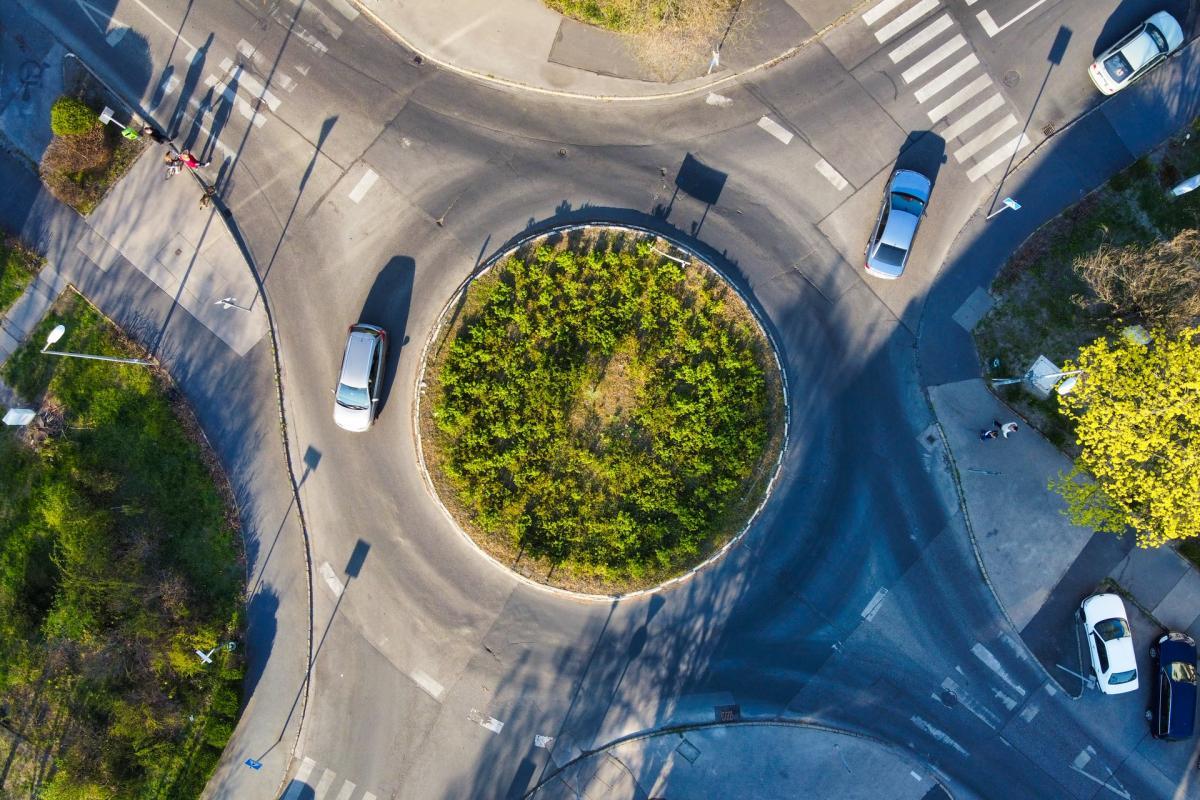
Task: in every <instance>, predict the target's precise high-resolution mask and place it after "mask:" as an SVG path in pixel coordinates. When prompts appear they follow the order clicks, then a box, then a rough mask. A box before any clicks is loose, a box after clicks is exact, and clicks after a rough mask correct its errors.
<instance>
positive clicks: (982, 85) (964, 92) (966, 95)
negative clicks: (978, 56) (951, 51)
mask: <svg viewBox="0 0 1200 800" xmlns="http://www.w3.org/2000/svg"><path fill="white" fill-rule="evenodd" d="M991 85H992V79H991V78H989V77H988V76H987V75H980V76H979V77H978V78H976V79H975V80H973V81H971V82H970V83H968V84H967V85H966V86H964V87H963V88H961V89H959V90H958V91H957V92H955V93H954V94H952V95H950V96H949V97H947V98H946V99H945V100H943V101H942V102H941V103H940V104H938V105H936V106H934V107H933V109H932V110H930V112H929V121H930V122H937V121H938V120H940V119H941V118H942V117H944V116H946V115H947V114H949V113H950V112H951V111H953V110H954V109H956V108H958V107H959V106H961V105H962V104H963V103H965V102H967V101H968V100H970V99H971V98H972V97H974V96H975V95H977V94H979V93H980V92H982V91H983V90H984V89H986V88H987V87H989V86H991Z"/></svg>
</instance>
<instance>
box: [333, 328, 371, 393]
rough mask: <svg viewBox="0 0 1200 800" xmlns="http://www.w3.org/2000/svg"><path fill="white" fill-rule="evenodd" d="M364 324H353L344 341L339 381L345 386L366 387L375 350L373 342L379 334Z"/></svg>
mask: <svg viewBox="0 0 1200 800" xmlns="http://www.w3.org/2000/svg"><path fill="white" fill-rule="evenodd" d="M364 328H365V326H358V325H356V326H354V327H353V328H351V329H350V339H349V340H348V341H347V342H346V355H345V357H344V358H343V359H342V375H341V378H340V380H341V382H342V383H344V384H346V385H347V386H354V387H357V388H359V389H365V388H366V387H367V378H368V377H370V373H371V356H372V354H373V353H374V352H375V344H376V342H378V341H379V334H378V333H376V332H374V331H373V330H370V329H365V330H364Z"/></svg>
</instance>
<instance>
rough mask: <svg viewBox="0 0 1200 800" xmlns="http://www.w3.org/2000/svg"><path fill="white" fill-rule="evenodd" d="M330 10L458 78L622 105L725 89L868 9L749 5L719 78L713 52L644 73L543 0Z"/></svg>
mask: <svg viewBox="0 0 1200 800" xmlns="http://www.w3.org/2000/svg"><path fill="white" fill-rule="evenodd" d="M331 4H332V5H333V6H334V7H335V8H338V9H339V10H340V11H341V13H342V14H343V15H344V16H346V17H347V18H349V19H354V18H355V17H357V16H358V14H359V12H360V11H361V12H365V13H366V14H367V15H368V16H369V17H371V18H372V19H373V20H374V21H375V22H376V23H377V24H379V25H381V26H382V27H384V28H385V29H387V30H389V31H390V32H391V33H392V35H393V36H394V37H395V38H396V39H398V40H399V41H401V42H403V43H404V44H405V45H406V46H407V47H409V48H410V49H412V50H414V51H416V52H417V53H418V54H419V55H420V56H422V57H423V58H425V59H430V60H432V61H435V62H437V63H439V64H441V65H442V66H444V67H447V68H450V69H453V70H456V71H459V72H463V73H467V74H470V75H474V76H475V77H478V78H484V79H492V80H499V81H501V82H504V83H508V84H514V85H519V86H523V87H526V88H533V89H540V90H543V91H550V92H558V93H563V94H569V95H577V96H588V97H608V98H615V97H648V96H654V95H663V94H674V93H680V92H686V91H689V90H698V89H700V88H702V87H705V86H709V85H712V84H715V83H718V82H721V81H723V80H724V79H727V78H729V77H731V76H733V75H736V74H738V73H740V72H744V71H745V70H748V69H751V68H754V67H758V66H759V65H762V64H766V63H768V62H771V61H773V60H775V59H777V58H780V57H781V56H784V55H786V54H788V53H789V52H791V51H792V50H793V49H794V48H797V47H799V46H800V45H801V44H802V43H803V42H805V41H806V40H808V39H809V38H811V37H812V36H813V35H814V32H815V31H820V30H822V29H824V28H825V27H827V26H829V25H831V24H833V23H834V22H835V21H837V20H839V19H840V18H842V17H843V16H844V15H845V14H847V13H849V12H850V11H851V10H852V9H853V8H855V7H856V6H858V5H861V4H862V3H861V2H856V0H746V2H744V3H742V4H741V6H740V7H739V9H738V11H737V14H738V19H739V23H738V24H739V25H742V26H744V27H743V29H742V30H741V32H740V33H735V34H734V35H732V36H731V37H730V38H729V40H728V41H726V42H725V44H724V45H723V46H722V47H721V48H720V60H719V65H718V66H717V67H716V68H715V69H713V71H712V73H711V74H708V75H706V74H705V73H706V71H707V70H708V66H709V61H710V53H702V54H698V56H697V60H696V61H695V62H694V63H690V64H686V65H684V66H682V67H681V68H680V72H679V74H678V75H674V76H661V75H656V74H654V73H653V72H651V71H649V70H647V69H646V67H644V66H643V65H641V64H640V63H639V62H638V60H637V59H636V58H635V57H634V54H633V52H632V51H631V50H630V47H629V44H628V41H627V39H626V38H625V37H623V36H621V35H619V34H616V33H613V32H611V31H607V30H604V29H602V28H598V27H595V26H592V25H587V24H584V23H581V22H577V21H575V20H573V19H570V18H567V17H564V16H562V15H561V14H559V13H557V12H555V11H551V10H550V9H549V8H547V7H546V5H545V4H544V3H543V2H542V0H458V2H454V3H446V2H443V0H331ZM327 29H328V26H327ZM735 30H737V28H736V27H735Z"/></svg>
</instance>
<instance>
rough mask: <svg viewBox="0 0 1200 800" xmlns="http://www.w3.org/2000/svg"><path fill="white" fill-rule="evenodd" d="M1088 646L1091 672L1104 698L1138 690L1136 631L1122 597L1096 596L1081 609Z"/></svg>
mask: <svg viewBox="0 0 1200 800" xmlns="http://www.w3.org/2000/svg"><path fill="white" fill-rule="evenodd" d="M1079 611H1080V616H1081V617H1082V619H1083V635H1084V637H1086V638H1087V642H1088V655H1089V656H1091V659H1092V672H1093V673H1095V675H1096V683H1097V685H1098V686H1099V688H1100V691H1101V692H1103V693H1104V694H1125V693H1126V692H1132V691H1135V690H1136V689H1137V688H1138V674H1137V659H1136V657H1135V656H1134V652H1133V629H1132V628H1130V627H1129V616H1128V615H1127V614H1126V613H1125V604H1124V603H1123V602H1121V597H1120V595H1116V594H1094V595H1092V596H1091V597H1089V598H1088V599H1086V600H1084V601H1083V605H1082V606H1080V608H1079Z"/></svg>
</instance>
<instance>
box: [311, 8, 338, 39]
mask: <svg viewBox="0 0 1200 800" xmlns="http://www.w3.org/2000/svg"><path fill="white" fill-rule="evenodd" d="M308 8H309V10H310V11H312V13H313V14H315V15H316V17H317V23H318V24H319V25H320V26H321V27H322V28H324V29H325V32H326V33H328V34H329V35H330V36H332V37H333V38H334V39H335V40H336V39H340V38H341V37H342V28H341V26H340V25H338V24H337V23H336V22H334V21H333V20H332V19H330V18H329V15H328V14H326V13H325V12H323V11H322V10H321V9H319V8H317V7H316V6H312V5H310V6H309V7H308Z"/></svg>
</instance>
